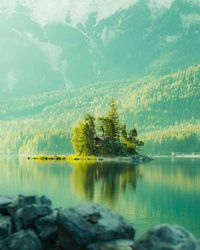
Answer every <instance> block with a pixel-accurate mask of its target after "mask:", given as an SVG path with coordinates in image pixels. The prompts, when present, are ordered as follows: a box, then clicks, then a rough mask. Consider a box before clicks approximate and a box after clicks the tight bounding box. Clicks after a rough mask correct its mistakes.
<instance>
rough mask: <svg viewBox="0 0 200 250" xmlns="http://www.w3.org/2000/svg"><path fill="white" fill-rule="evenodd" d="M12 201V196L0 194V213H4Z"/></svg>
mask: <svg viewBox="0 0 200 250" xmlns="http://www.w3.org/2000/svg"><path fill="white" fill-rule="evenodd" d="M13 201H14V198H11V197H8V196H2V195H0V213H2V214H6V209H7V207H8V205H10V204H11V203H12V202H13Z"/></svg>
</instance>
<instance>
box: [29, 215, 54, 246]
mask: <svg viewBox="0 0 200 250" xmlns="http://www.w3.org/2000/svg"><path fill="white" fill-rule="evenodd" d="M34 226H35V230H36V232H37V234H38V236H39V238H40V239H41V240H42V242H44V243H45V245H52V244H55V243H56V241H57V239H58V236H57V231H58V227H57V212H54V213H52V214H50V215H47V216H45V217H41V218H39V219H37V220H36V221H35V223H34Z"/></svg>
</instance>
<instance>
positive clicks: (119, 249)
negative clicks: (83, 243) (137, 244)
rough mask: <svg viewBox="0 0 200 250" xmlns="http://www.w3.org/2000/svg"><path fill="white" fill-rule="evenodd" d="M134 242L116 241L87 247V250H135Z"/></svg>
mask: <svg viewBox="0 0 200 250" xmlns="http://www.w3.org/2000/svg"><path fill="white" fill-rule="evenodd" d="M133 249H134V242H133V241H131V240H114V241H108V242H103V243H94V244H91V245H89V246H87V248H86V250H133Z"/></svg>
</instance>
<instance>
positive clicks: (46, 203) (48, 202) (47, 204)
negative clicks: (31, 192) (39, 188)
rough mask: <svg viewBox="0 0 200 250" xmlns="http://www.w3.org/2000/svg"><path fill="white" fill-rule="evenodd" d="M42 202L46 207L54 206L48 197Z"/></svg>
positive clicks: (44, 197) (41, 199) (41, 200)
mask: <svg viewBox="0 0 200 250" xmlns="http://www.w3.org/2000/svg"><path fill="white" fill-rule="evenodd" d="M40 202H41V205H46V206H49V207H51V206H52V202H51V200H50V199H49V198H47V197H46V196H44V195H43V196H42V197H41V198H40Z"/></svg>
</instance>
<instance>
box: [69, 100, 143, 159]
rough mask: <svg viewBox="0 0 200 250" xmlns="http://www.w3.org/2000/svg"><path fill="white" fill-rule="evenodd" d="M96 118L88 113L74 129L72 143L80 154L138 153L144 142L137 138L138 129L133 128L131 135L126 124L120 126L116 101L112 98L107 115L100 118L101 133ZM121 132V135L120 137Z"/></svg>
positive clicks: (119, 154)
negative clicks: (126, 134)
mask: <svg viewBox="0 0 200 250" xmlns="http://www.w3.org/2000/svg"><path fill="white" fill-rule="evenodd" d="M95 120H96V119H95V118H94V117H93V116H91V115H90V114H86V116H85V119H84V121H83V122H80V123H79V124H78V125H77V126H76V127H74V128H73V129H72V144H73V148H74V150H75V151H76V152H77V153H79V154H80V155H83V156H84V155H96V156H99V155H103V156H128V155H134V154H137V149H139V147H140V146H143V142H141V141H139V140H137V131H136V129H135V128H134V129H131V130H130V132H129V137H127V136H123V135H124V134H125V133H126V126H125V125H122V126H121V128H120V124H119V115H118V111H117V107H116V101H115V100H114V99H112V101H111V104H110V109H109V111H108V114H107V115H106V116H105V117H100V118H98V127H99V130H98V131H99V133H98V131H96V124H95ZM120 134H121V137H120Z"/></svg>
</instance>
